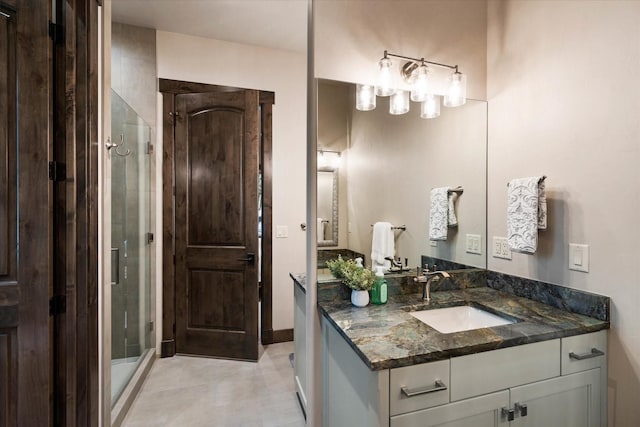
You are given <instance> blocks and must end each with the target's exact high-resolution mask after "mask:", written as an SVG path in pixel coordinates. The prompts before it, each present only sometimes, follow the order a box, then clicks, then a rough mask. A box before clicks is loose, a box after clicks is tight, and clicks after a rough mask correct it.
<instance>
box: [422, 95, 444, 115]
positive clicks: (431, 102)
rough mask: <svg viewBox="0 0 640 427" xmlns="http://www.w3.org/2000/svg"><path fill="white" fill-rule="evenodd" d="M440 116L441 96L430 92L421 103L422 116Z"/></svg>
mask: <svg viewBox="0 0 640 427" xmlns="http://www.w3.org/2000/svg"><path fill="white" fill-rule="evenodd" d="M439 116H440V97H439V96H437V95H433V94H428V95H427V97H426V99H425V100H424V101H423V102H422V104H420V117H421V118H423V119H435V118H436V117H439Z"/></svg>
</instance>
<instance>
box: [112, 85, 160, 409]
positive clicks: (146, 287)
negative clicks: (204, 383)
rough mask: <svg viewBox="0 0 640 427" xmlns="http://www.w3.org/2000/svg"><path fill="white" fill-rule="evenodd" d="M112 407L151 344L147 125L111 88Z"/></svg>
mask: <svg viewBox="0 0 640 427" xmlns="http://www.w3.org/2000/svg"><path fill="white" fill-rule="evenodd" d="M111 117H112V118H111V138H112V143H115V144H116V146H113V147H112V148H111V149H110V155H111V405H112V407H113V406H114V405H115V403H116V402H117V400H118V398H119V397H120V395H121V394H122V391H123V390H124V388H125V387H126V385H127V384H128V383H129V380H130V379H131V377H132V376H133V374H134V372H135V371H136V369H137V368H138V365H139V363H140V361H141V360H142V359H143V357H144V355H145V353H146V352H147V351H149V349H150V347H151V342H150V328H149V321H150V316H149V306H150V295H151V294H150V291H151V289H150V272H151V271H150V250H149V234H148V233H149V231H150V230H151V227H150V222H149V220H150V212H151V206H150V178H151V175H150V154H149V142H150V140H149V138H150V127H149V125H148V124H147V123H145V122H144V121H143V120H142V119H141V118H140V116H138V114H136V112H135V111H134V110H133V109H132V108H131V107H130V106H129V105H128V104H127V103H126V102H125V101H124V100H123V99H122V98H121V97H120V96H118V94H117V93H116V92H115V91H113V90H112V91H111Z"/></svg>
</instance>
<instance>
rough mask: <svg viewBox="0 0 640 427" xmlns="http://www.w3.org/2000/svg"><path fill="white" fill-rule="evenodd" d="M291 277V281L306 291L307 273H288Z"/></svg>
mask: <svg viewBox="0 0 640 427" xmlns="http://www.w3.org/2000/svg"><path fill="white" fill-rule="evenodd" d="M289 276H290V277H291V278H292V279H293V283H295V284H296V285H298V286H299V287H300V289H302V290H303V291H304V292H305V293H307V275H306V274H304V273H289Z"/></svg>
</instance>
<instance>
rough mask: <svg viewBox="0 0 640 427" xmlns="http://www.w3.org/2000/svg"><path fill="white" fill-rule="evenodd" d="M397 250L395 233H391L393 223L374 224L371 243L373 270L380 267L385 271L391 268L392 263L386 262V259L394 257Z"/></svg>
mask: <svg viewBox="0 0 640 427" xmlns="http://www.w3.org/2000/svg"><path fill="white" fill-rule="evenodd" d="M395 252H396V249H395V246H394V241H393V232H392V231H391V223H389V222H376V223H375V224H373V238H372V241H371V268H373V269H374V270H375V268H376V267H377V266H379V265H381V266H383V267H384V268H385V270H388V269H389V268H391V262H390V261H388V260H385V257H393V256H394V255H395Z"/></svg>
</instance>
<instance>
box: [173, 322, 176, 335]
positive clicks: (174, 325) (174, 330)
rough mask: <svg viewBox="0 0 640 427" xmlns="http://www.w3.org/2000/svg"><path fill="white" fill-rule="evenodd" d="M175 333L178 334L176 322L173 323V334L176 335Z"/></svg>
mask: <svg viewBox="0 0 640 427" xmlns="http://www.w3.org/2000/svg"><path fill="white" fill-rule="evenodd" d="M175 335H176V324H175V323H174V324H173V336H175Z"/></svg>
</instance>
